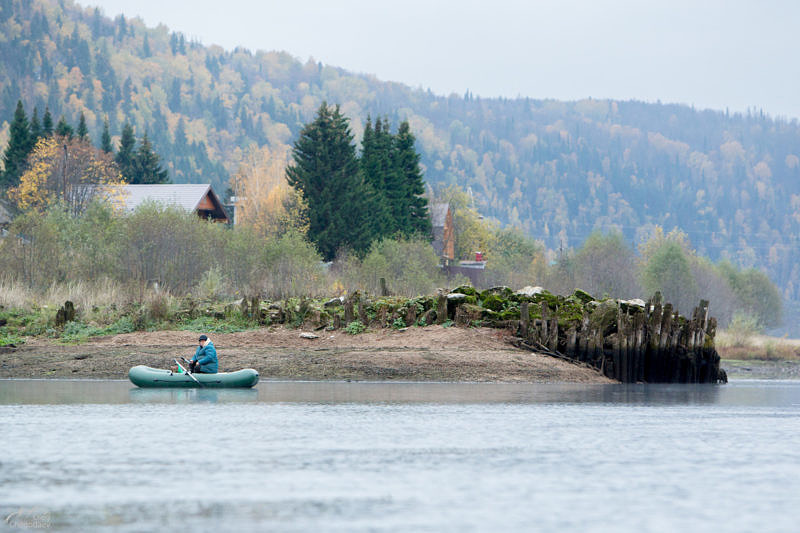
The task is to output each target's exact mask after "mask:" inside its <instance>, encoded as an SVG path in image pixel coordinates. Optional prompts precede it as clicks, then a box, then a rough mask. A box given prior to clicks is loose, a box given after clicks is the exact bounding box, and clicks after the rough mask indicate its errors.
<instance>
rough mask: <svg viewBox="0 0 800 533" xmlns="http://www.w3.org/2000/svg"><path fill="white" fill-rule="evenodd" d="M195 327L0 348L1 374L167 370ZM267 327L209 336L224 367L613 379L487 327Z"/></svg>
mask: <svg viewBox="0 0 800 533" xmlns="http://www.w3.org/2000/svg"><path fill="white" fill-rule="evenodd" d="M198 333H201V332H189V331H157V332H140V333H130V334H123V335H112V336H107V337H96V338H92V339H90V340H89V341H88V342H86V343H83V344H78V345H64V344H59V343H57V342H54V341H52V340H50V339H31V340H30V341H29V342H27V343H26V344H24V345H22V346H19V347H17V348H12V349H9V348H0V378H95V379H125V378H127V375H128V369H129V368H130V367H132V366H135V365H148V366H152V367H157V368H166V367H168V366H170V365H171V363H172V359H173V358H174V357H177V356H181V355H183V356H186V357H189V356H190V355H191V354H193V353H194V348H195V346H196V342H197V336H198ZM301 333H302V331H301V330H296V329H289V328H284V327H274V328H264V329H260V330H254V331H246V332H241V333H229V334H214V335H209V336H210V337H211V338H212V340H213V341H214V344H215V346H216V347H217V351H218V352H219V354H220V367H221V368H220V370H221V371H229V370H236V369H239V368H255V369H256V370H257V371H258V372H259V374H260V375H261V377H262V378H264V379H298V380H364V381H367V380H369V381H375V380H398V381H469V382H475V381H490V382H528V383H545V382H562V383H613V381H611V380H609V379H607V378H606V377H604V376H602V375H601V374H600V373H599V372H597V371H595V370H592V369H590V368H586V367H583V366H579V365H576V364H572V363H569V362H566V361H561V360H559V359H555V358H553V357H549V356H547V355H543V354H538V353H532V352H529V351H524V350H521V349H518V348H515V347H514V346H512V345H510V344H509V343H508V338H509V337H508V333H507V332H505V331H503V330H497V329H489V328H456V327H449V328H445V327H442V326H429V327H426V328H408V329H407V330H405V331H396V330H390V329H384V330H378V331H369V332H365V333H362V334H360V335H348V334H347V333H344V332H342V331H319V332H315V334H316V335H318V336H319V337H318V338H316V339H304V338H301V337H300V334H301Z"/></svg>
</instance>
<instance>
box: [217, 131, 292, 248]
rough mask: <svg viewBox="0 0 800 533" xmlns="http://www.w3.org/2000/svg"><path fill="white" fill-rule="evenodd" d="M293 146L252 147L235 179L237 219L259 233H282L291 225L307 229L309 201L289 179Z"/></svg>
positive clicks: (237, 221) (272, 234)
mask: <svg viewBox="0 0 800 533" xmlns="http://www.w3.org/2000/svg"><path fill="white" fill-rule="evenodd" d="M288 161H289V147H288V146H286V145H279V146H278V148H275V149H273V150H270V149H269V148H267V147H263V148H255V147H253V148H251V149H250V150H249V151H248V152H247V154H246V155H245V158H244V161H243V162H242V163H241V165H240V166H239V170H238V172H237V173H236V175H235V176H233V178H232V179H231V183H232V187H233V190H234V192H235V194H236V199H237V200H236V223H237V224H242V225H244V226H249V227H251V228H253V229H254V230H255V231H256V232H257V233H258V234H259V235H264V236H278V235H280V234H282V233H284V232H285V231H286V230H288V229H290V228H294V229H297V230H300V231H301V232H305V231H306V230H307V222H306V220H305V217H304V216H303V213H304V211H305V205H304V204H303V202H302V198H301V196H300V194H299V193H298V192H297V191H296V190H294V189H293V188H291V187H290V186H289V184H288V182H287V181H286V165H287V164H288Z"/></svg>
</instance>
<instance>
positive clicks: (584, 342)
mask: <svg viewBox="0 0 800 533" xmlns="http://www.w3.org/2000/svg"><path fill="white" fill-rule="evenodd" d="M589 337H590V332H589V313H586V312H584V313H583V320H582V321H581V334H580V340H579V342H580V346H579V348H578V352H579V355H578V360H579V361H586V360H588V356H589V353H588V352H589Z"/></svg>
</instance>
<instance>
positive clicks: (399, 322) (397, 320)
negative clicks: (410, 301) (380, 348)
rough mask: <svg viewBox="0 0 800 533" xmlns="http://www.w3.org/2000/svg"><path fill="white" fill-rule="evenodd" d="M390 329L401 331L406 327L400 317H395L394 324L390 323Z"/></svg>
mask: <svg viewBox="0 0 800 533" xmlns="http://www.w3.org/2000/svg"><path fill="white" fill-rule="evenodd" d="M392 327H393V328H394V329H403V328H404V327H406V321H405V320H403V319H402V318H400V317H397V318H395V319H394V322H392Z"/></svg>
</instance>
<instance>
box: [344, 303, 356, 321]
mask: <svg viewBox="0 0 800 533" xmlns="http://www.w3.org/2000/svg"><path fill="white" fill-rule="evenodd" d="M355 319H356V313H355V311H354V309H353V298H352V296H348V297H347V298H345V300H344V323H345V324H349V323H350V322H353V321H354V320H355Z"/></svg>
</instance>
